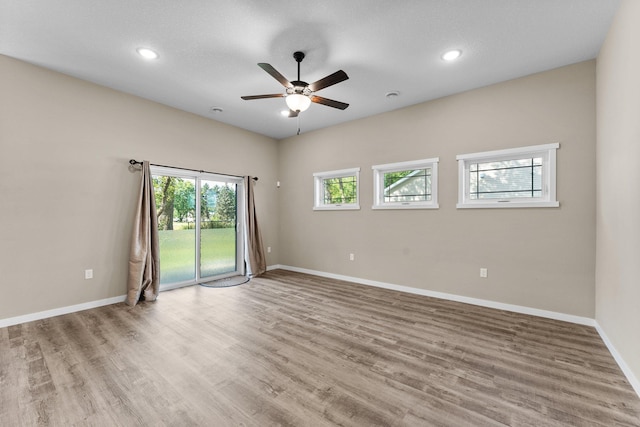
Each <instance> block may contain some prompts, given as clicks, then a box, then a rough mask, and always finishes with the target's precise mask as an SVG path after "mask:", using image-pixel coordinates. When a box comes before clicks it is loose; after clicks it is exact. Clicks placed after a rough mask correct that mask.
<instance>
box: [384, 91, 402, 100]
mask: <svg viewBox="0 0 640 427" xmlns="http://www.w3.org/2000/svg"><path fill="white" fill-rule="evenodd" d="M384 96H386V97H387V99H396V98H397V97H399V96H400V92H398V91H397V90H394V91H391V92H387V93H386V94H385V95H384Z"/></svg>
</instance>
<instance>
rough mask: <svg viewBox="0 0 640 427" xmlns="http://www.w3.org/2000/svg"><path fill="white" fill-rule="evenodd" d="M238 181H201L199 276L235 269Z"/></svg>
mask: <svg viewBox="0 0 640 427" xmlns="http://www.w3.org/2000/svg"><path fill="white" fill-rule="evenodd" d="M237 187H238V184H237V183H233V182H222V181H211V180H201V181H200V194H201V200H202V204H201V208H200V211H201V212H202V217H201V219H200V277H202V278H209V277H216V276H220V275H226V274H230V273H235V272H236V271H237V270H238V261H239V260H238V188H237Z"/></svg>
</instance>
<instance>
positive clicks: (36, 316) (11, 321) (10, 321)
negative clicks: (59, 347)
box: [0, 295, 127, 328]
mask: <svg viewBox="0 0 640 427" xmlns="http://www.w3.org/2000/svg"><path fill="white" fill-rule="evenodd" d="M126 298H127V296H126V295H120V296H117V297H112V298H105V299H101V300H97V301H90V302H85V303H82V304H76V305H69V306H67V307H59V308H54V309H51V310H45V311H39V312H37V313H30V314H25V315H23V316H16V317H9V318H6V319H0V328H6V327H7V326H13V325H19V324H21V323H27V322H33V321H34V320H40V319H47V318H49V317H55V316H61V315H63V314H69V313H75V312H77V311H84V310H89V309H91V308H98V307H102V306H105V305H111V304H117V303H120V302H124V301H125V299H126Z"/></svg>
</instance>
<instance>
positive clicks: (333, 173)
mask: <svg viewBox="0 0 640 427" xmlns="http://www.w3.org/2000/svg"><path fill="white" fill-rule="evenodd" d="M356 172H360V168H349V169H340V170H336V171H327V172H314V174H313V176H314V177H320V178H337V177H340V176H345V175H352V174H354V173H356Z"/></svg>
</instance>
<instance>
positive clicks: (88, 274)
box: [84, 270, 93, 279]
mask: <svg viewBox="0 0 640 427" xmlns="http://www.w3.org/2000/svg"><path fill="white" fill-rule="evenodd" d="M84 278H85V279H93V270H85V271H84Z"/></svg>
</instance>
